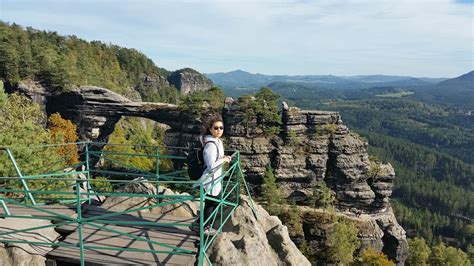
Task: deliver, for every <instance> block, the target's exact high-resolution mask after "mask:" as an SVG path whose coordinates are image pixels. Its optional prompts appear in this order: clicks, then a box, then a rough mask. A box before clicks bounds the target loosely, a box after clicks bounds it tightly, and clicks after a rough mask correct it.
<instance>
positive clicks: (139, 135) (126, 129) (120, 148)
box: [104, 117, 172, 173]
mask: <svg viewBox="0 0 474 266" xmlns="http://www.w3.org/2000/svg"><path fill="white" fill-rule="evenodd" d="M142 122H143V121H142V120H141V119H140V118H134V117H127V118H123V119H122V120H120V121H119V122H118V123H117V124H116V125H115V130H114V132H112V134H111V135H110V136H109V143H112V144H119V145H107V146H106V147H105V149H104V151H106V152H114V153H126V154H141V155H146V156H125V155H117V154H112V155H107V156H106V157H105V158H107V159H106V160H105V166H106V167H108V168H114V167H119V168H120V167H126V166H125V165H128V166H130V167H132V168H135V169H139V170H143V171H151V172H153V173H154V172H155V167H156V162H157V161H156V159H155V157H154V156H155V154H156V152H157V150H156V147H158V153H159V154H160V155H166V149H165V147H164V143H163V134H162V133H161V132H160V133H157V131H159V130H160V129H158V128H155V127H153V125H152V122H151V121H146V122H143V123H142ZM154 137H158V138H156V139H155V138H154ZM158 163H159V169H160V172H166V171H170V170H171V168H172V163H171V161H170V160H169V159H159V161H158Z"/></svg>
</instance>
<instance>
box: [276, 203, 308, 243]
mask: <svg viewBox="0 0 474 266" xmlns="http://www.w3.org/2000/svg"><path fill="white" fill-rule="evenodd" d="M281 216H283V217H282V218H283V220H284V224H285V225H286V226H288V228H289V234H290V236H292V237H294V236H304V232H303V222H302V219H301V211H300V209H299V208H298V206H296V205H295V204H291V206H290V208H289V209H288V210H287V211H286V212H285V213H284V214H283V215H281Z"/></svg>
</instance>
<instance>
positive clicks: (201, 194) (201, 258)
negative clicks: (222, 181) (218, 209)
mask: <svg viewBox="0 0 474 266" xmlns="http://www.w3.org/2000/svg"><path fill="white" fill-rule="evenodd" d="M203 223H204V189H203V186H202V185H200V186H199V261H198V263H199V266H203V263H204V248H205V247H206V243H204V224H203Z"/></svg>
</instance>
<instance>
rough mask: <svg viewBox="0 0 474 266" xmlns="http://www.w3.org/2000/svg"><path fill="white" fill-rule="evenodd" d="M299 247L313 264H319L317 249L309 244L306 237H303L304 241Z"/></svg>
mask: <svg viewBox="0 0 474 266" xmlns="http://www.w3.org/2000/svg"><path fill="white" fill-rule="evenodd" d="M298 249H299V250H300V251H301V253H303V255H304V256H305V257H306V258H307V259H308V260H309V262H311V265H317V263H318V261H317V257H316V251H315V249H314V247H312V246H311V245H310V244H308V241H306V239H303V241H301V243H300V244H299V246H298Z"/></svg>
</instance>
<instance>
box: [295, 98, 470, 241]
mask: <svg viewBox="0 0 474 266" xmlns="http://www.w3.org/2000/svg"><path fill="white" fill-rule="evenodd" d="M296 104H297V105H298V107H301V108H305V109H323V110H331V111H338V112H340V113H341V116H342V117H343V120H344V123H345V124H346V125H347V126H348V127H349V128H351V129H353V130H356V131H357V132H358V133H359V134H361V135H362V136H364V137H365V138H367V139H368V142H369V154H370V155H371V156H376V157H378V158H380V160H382V161H384V162H390V164H392V166H393V167H394V168H395V172H396V175H397V181H396V182H395V188H394V191H393V194H392V197H393V198H394V199H395V200H396V201H392V202H394V211H395V214H396V216H397V220H398V221H399V222H400V224H401V225H402V226H403V227H404V228H405V229H406V230H407V232H408V234H409V235H410V236H422V237H423V238H425V239H426V240H427V241H428V242H429V244H434V243H435V242H436V241H437V239H438V236H441V237H442V238H446V239H448V238H449V239H450V240H452V239H455V240H456V241H457V243H456V244H457V245H458V246H460V247H462V248H463V249H465V248H466V246H467V244H468V243H472V241H473V237H472V236H470V235H466V234H465V233H464V231H463V230H464V228H465V227H466V226H467V225H468V224H469V222H468V221H469V219H466V217H467V218H469V217H472V216H473V215H474V205H473V204H472V203H471V202H474V192H473V191H474V182H473V179H472V176H474V165H473V162H474V160H473V158H474V153H473V151H474V134H473V132H474V131H473V130H474V123H473V122H474V120H473V119H472V116H470V115H468V114H467V113H466V112H464V111H463V110H462V109H456V108H448V107H445V106H441V105H433V104H427V103H422V102H416V101H413V100H410V99H392V100H383V99H376V100H357V101H342V100H333V101H325V102H316V101H314V100H313V101H308V100H305V99H298V100H297V103H296ZM373 166H375V167H372V170H373V171H371V173H369V174H371V175H374V174H375V173H376V172H377V167H376V164H373Z"/></svg>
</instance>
